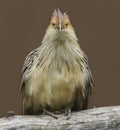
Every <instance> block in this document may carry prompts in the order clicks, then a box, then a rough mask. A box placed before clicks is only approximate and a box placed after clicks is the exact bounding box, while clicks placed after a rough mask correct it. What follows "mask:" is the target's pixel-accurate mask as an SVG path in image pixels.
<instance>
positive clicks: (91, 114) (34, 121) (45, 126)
mask: <svg viewBox="0 0 120 130" xmlns="http://www.w3.org/2000/svg"><path fill="white" fill-rule="evenodd" d="M63 118H64V115H63V114H60V115H59V119H54V118H52V117H50V116H46V115H39V116H22V115H16V116H10V117H8V118H6V117H4V118H1V119H0V130H119V129H120V106H111V107H101V108H93V109H89V110H85V111H79V112H74V113H72V117H71V118H70V119H69V120H64V119H63Z"/></svg>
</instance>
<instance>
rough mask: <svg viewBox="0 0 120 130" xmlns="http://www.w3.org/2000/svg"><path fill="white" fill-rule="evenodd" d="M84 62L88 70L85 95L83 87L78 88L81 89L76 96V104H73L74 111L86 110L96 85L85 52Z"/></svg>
mask: <svg viewBox="0 0 120 130" xmlns="http://www.w3.org/2000/svg"><path fill="white" fill-rule="evenodd" d="M83 54H84V52H83ZM82 62H83V64H84V66H85V68H86V70H87V78H86V80H85V83H84V86H85V95H84V97H83V96H81V95H82V92H81V88H78V89H79V90H78V91H77V92H76V98H75V101H74V106H73V110H74V111H78V110H81V109H83V110H84V109H87V108H88V98H89V96H90V95H91V94H92V88H93V87H94V81H93V76H92V73H91V70H90V68H89V64H88V58H87V56H86V55H85V54H84V57H83V59H82ZM80 67H81V66H80Z"/></svg>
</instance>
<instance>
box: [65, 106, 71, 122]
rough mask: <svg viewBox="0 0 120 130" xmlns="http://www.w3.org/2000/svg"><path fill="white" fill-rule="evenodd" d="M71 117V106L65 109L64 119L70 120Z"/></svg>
mask: <svg viewBox="0 0 120 130" xmlns="http://www.w3.org/2000/svg"><path fill="white" fill-rule="evenodd" d="M70 117H71V109H70V108H66V109H65V117H64V119H65V120H69V119H70Z"/></svg>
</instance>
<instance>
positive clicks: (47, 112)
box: [43, 109, 58, 119]
mask: <svg viewBox="0 0 120 130" xmlns="http://www.w3.org/2000/svg"><path fill="white" fill-rule="evenodd" d="M43 114H45V115H49V116H52V117H54V118H55V119H58V117H57V116H56V115H55V114H54V113H52V112H49V111H47V110H45V109H44V112H43Z"/></svg>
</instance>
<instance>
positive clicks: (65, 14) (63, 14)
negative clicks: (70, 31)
mask: <svg viewBox="0 0 120 130" xmlns="http://www.w3.org/2000/svg"><path fill="white" fill-rule="evenodd" d="M53 17H58V18H59V19H62V18H63V17H69V16H68V15H67V13H66V12H64V13H62V12H61V11H60V10H59V9H58V8H57V9H55V10H54V12H53Z"/></svg>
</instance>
